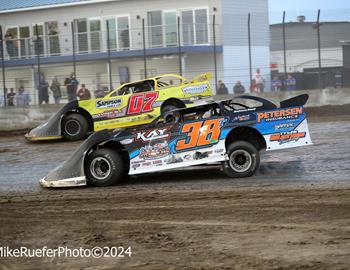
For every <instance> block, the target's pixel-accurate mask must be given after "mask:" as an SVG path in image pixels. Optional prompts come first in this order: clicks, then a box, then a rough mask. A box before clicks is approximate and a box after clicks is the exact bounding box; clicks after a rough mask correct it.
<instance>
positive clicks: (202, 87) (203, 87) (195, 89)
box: [182, 84, 209, 95]
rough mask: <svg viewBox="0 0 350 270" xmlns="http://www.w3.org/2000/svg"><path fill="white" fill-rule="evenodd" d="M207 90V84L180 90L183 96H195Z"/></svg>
mask: <svg viewBox="0 0 350 270" xmlns="http://www.w3.org/2000/svg"><path fill="white" fill-rule="evenodd" d="M208 88H209V85H208V84H200V85H195V86H187V87H185V88H182V91H183V92H184V93H185V94H189V95H195V94H200V93H203V92H205V91H206V90H207V89H208Z"/></svg>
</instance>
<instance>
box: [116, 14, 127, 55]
mask: <svg viewBox="0 0 350 270" xmlns="http://www.w3.org/2000/svg"><path fill="white" fill-rule="evenodd" d="M117 27H118V48H119V49H121V50H128V49H129V48H130V33H129V18H128V17H126V16H125V17H118V18H117Z"/></svg>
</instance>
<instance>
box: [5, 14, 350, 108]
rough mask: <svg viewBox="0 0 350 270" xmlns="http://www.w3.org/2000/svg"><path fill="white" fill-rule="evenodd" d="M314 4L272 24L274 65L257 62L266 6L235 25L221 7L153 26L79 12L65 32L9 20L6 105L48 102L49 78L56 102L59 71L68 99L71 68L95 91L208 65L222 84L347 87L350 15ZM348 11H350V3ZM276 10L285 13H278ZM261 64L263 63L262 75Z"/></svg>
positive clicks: (270, 88)
mask: <svg viewBox="0 0 350 270" xmlns="http://www.w3.org/2000/svg"><path fill="white" fill-rule="evenodd" d="M312 12H313V13H311V12H306V13H307V14H314V16H312V17H311V16H310V18H308V17H306V18H305V16H301V15H300V14H302V12H299V13H295V14H298V16H295V17H294V15H295V14H293V18H291V16H292V14H290V13H289V12H288V13H282V14H278V15H279V17H280V20H278V19H274V21H273V22H272V24H271V25H270V41H269V43H270V63H269V65H268V64H264V65H258V64H257V63H256V62H255V61H256V60H255V59H259V57H260V54H261V51H259V46H257V45H256V44H257V40H258V39H259V36H258V35H257V32H258V31H259V29H260V28H259V27H260V25H259V21H258V20H257V19H256V18H257V17H259V14H254V13H252V14H236V15H237V16H239V17H240V18H242V20H241V22H242V23H241V24H240V25H234V26H232V28H231V26H227V25H221V24H220V23H218V21H219V20H218V18H215V15H213V16H212V17H211V18H210V19H207V20H206V22H204V23H190V22H188V23H187V22H184V21H183V20H180V18H179V17H177V18H176V19H175V22H176V23H170V24H160V25H157V24H156V23H155V24H153V25H152V26H149V25H146V22H145V20H144V19H140V20H141V21H142V26H141V27H138V28H130V27H129V22H128V21H126V19H123V18H111V19H107V20H93V21H90V22H89V23H88V24H87V22H86V21H84V20H75V21H74V22H71V27H70V30H71V31H68V32H65V33H59V31H58V30H57V23H56V24H55V23H54V22H52V23H51V24H48V25H43V24H41V25H39V24H37V25H34V26H33V28H32V29H29V28H30V27H29V26H28V27H15V28H6V31H5V29H4V27H3V28H2V30H4V32H3V31H1V33H0V39H1V40H0V44H1V47H0V52H1V65H2V84H1V86H0V89H1V95H0V105H1V106H12V105H15V106H26V105H29V104H38V103H40V101H42V100H39V96H40V91H41V88H42V86H41V85H42V83H41V81H46V82H48V84H49V87H48V89H47V92H48V93H49V96H50V99H49V101H48V103H53V102H54V100H53V93H52V91H51V90H50V86H51V85H52V82H53V80H55V79H57V81H58V82H59V84H60V90H61V96H62V98H61V101H60V102H61V103H65V102H67V93H66V87H65V81H66V79H67V77H69V75H70V73H71V72H72V73H74V74H75V75H76V77H77V80H78V81H79V88H80V87H81V85H82V84H85V87H86V88H88V89H89V90H90V92H91V96H92V97H94V96H96V93H98V92H100V93H101V92H104V93H108V92H109V91H110V90H112V89H114V88H116V87H118V86H119V85H120V84H122V83H124V82H128V81H130V78H145V77H150V76H156V75H159V74H160V73H161V74H165V73H178V74H180V75H186V76H187V77H192V76H195V75H198V74H199V73H203V72H208V71H210V72H212V74H213V80H212V82H213V85H214V88H217V86H218V85H217V82H218V81H219V80H221V81H223V83H225V82H227V81H230V82H234V84H236V82H238V81H240V82H242V84H243V86H244V87H245V92H258V91H287V90H297V89H303V90H304V89H321V88H324V87H347V86H349V85H350V83H349V82H348V80H347V78H350V76H349V75H350V72H349V68H350V66H349V62H350V60H349V56H350V51H349V44H350V42H349V41H350V23H349V22H348V21H338V22H333V21H330V20H331V19H329V18H333V17H334V18H336V14H337V11H336V10H335V11H334V14H333V15H334V16H333V17H332V12H330V11H326V12H325V13H326V14H327V16H325V17H326V18H327V19H326V20H322V14H323V11H320V10H318V11H312ZM342 12H344V10H343V11H342ZM348 12H349V13H348V14H350V10H348ZM272 15H274V18H277V16H275V15H276V14H272ZM270 17H271V16H270ZM345 18H346V17H345ZM291 20H292V21H291ZM173 22H174V20H173ZM208 22H210V23H208ZM237 27H239V28H240V29H241V32H242V35H241V36H234V33H236V32H235V31H236V29H235V28H237ZM224 28H225V30H224ZM225 35H226V36H230V39H231V41H233V42H239V43H240V44H241V45H242V46H241V47H242V56H237V61H241V60H242V58H246V59H244V63H243V62H242V64H241V65H240V66H238V67H228V68H227V67H225V65H224V62H225V61H227V60H225V46H226V45H227V44H226V43H227V41H226V40H227V37H225ZM196 48H200V49H199V52H201V50H202V51H203V52H205V54H206V55H205V57H201V56H202V54H198V57H197V58H195V60H196V64H191V61H192V60H191V59H192V58H190V56H189V53H188V50H190V51H191V50H192V51H196ZM203 48H204V49H203ZM157 50H161V51H160V52H161V53H160V52H159V51H157ZM201 58H202V59H201ZM125 59H128V60H127V61H128V62H130V63H134V64H132V65H131V66H132V67H129V68H126V67H124V66H123V65H121V66H120V65H119V66H118V65H117V64H116V62H118V63H119V64H120V63H121V62H122V61H125ZM188 59H190V60H188ZM203 61H205V64H202V62H203ZM24 66H26V67H25V68H24ZM88 67H90V68H88ZM160 67H161V68H160ZM20 69H21V71H20V74H21V75H20V78H19V76H17V77H15V76H13V75H9V73H10V71H11V72H12V71H13V70H20ZM23 69H24V70H23ZM62 69H64V70H65V71H64V74H63V72H62ZM266 70H267V71H268V72H266ZM259 71H262V72H261V76H260V77H259ZM39 74H40V75H39ZM260 78H261V80H260ZM22 86H23V88H24V90H23V89H22V88H21V87H22ZM234 86H235V85H233V84H230V86H229V93H233V92H234ZM45 87H47V86H45ZM45 91H46V90H45ZM23 93H24V94H23ZM44 103H45V102H44Z"/></svg>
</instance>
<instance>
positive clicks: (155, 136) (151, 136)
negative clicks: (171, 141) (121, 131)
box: [136, 128, 169, 142]
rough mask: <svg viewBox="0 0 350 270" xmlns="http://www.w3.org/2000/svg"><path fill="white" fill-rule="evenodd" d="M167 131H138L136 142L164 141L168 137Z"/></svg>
mask: <svg viewBox="0 0 350 270" xmlns="http://www.w3.org/2000/svg"><path fill="white" fill-rule="evenodd" d="M167 131H168V129H167V128H162V129H153V130H147V131H140V132H137V133H136V140H141V141H144V142H148V141H152V140H159V139H164V138H167V137H169V134H168V133H167Z"/></svg>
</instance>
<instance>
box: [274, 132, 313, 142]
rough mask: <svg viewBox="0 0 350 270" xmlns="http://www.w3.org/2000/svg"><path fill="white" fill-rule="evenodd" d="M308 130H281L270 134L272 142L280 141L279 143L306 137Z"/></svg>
mask: <svg viewBox="0 0 350 270" xmlns="http://www.w3.org/2000/svg"><path fill="white" fill-rule="evenodd" d="M305 136H306V132H298V131H297V130H294V131H291V132H281V133H276V134H272V135H271V136H270V141H271V142H276V141H277V142H279V144H283V143H287V142H292V141H294V142H297V141H298V140H299V139H300V138H305Z"/></svg>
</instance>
